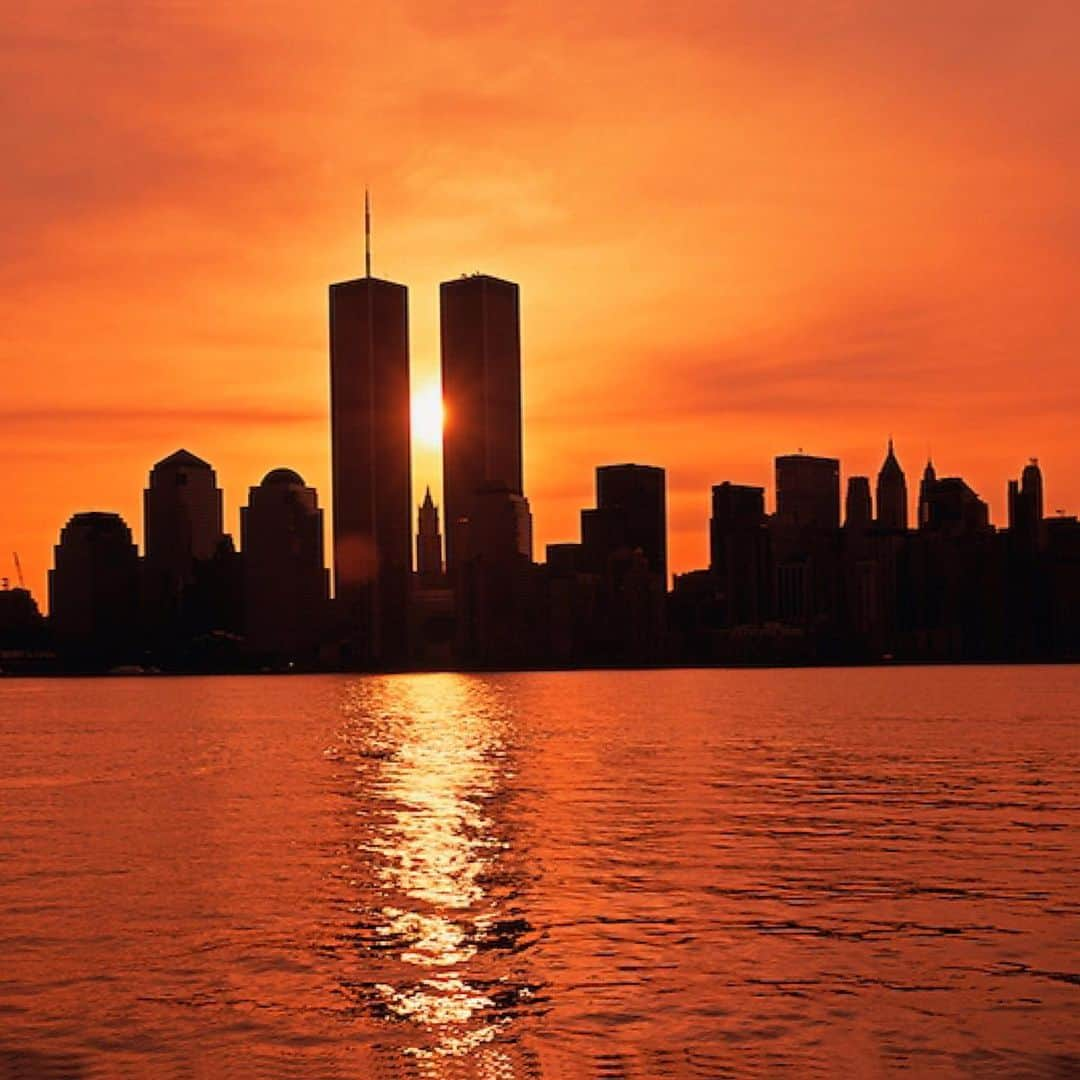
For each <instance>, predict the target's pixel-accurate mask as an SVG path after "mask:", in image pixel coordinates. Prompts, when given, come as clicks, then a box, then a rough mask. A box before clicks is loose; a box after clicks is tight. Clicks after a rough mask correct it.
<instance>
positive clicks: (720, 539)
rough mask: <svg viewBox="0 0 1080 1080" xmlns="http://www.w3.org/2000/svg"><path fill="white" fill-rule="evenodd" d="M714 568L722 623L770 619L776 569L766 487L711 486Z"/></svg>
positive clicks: (711, 538)
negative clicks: (771, 542)
mask: <svg viewBox="0 0 1080 1080" xmlns="http://www.w3.org/2000/svg"><path fill="white" fill-rule="evenodd" d="M709 571H710V573H711V574H712V575H713V576H714V578H715V588H716V590H717V597H716V601H717V603H718V604H719V605H720V611H719V613H718V614H719V620H718V621H719V623H720V624H721V625H724V626H741V625H745V624H753V623H759V622H761V621H763V620H764V619H765V618H767V616H768V614H769V611H770V607H771V577H772V573H771V565H770V557H769V534H768V527H767V522H766V518H765V489H764V488H760V487H748V486H746V485H744V484H732V483H730V482H726V481H725V482H724V483H722V484H717V485H716V486H715V487H714V488H713V489H712V516H711V517H710V519H709Z"/></svg>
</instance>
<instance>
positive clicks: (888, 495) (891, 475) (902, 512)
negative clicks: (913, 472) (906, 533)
mask: <svg viewBox="0 0 1080 1080" xmlns="http://www.w3.org/2000/svg"><path fill="white" fill-rule="evenodd" d="M907 521H908V507H907V480H906V479H905V477H904V470H903V469H902V468H901V467H900V462H899V461H897V460H896V454H895V452H894V451H893V441H892V439H889V449H888V452H887V453H886V455H885V461H884V462H883V463H882V466H881V470H880V472H879V473H878V477H877V525H878V526H879V527H880V528H882V529H906V528H907Z"/></svg>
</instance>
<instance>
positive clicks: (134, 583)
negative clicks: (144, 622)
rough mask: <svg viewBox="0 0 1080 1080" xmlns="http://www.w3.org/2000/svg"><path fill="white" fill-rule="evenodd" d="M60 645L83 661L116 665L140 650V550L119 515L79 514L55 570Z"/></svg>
mask: <svg viewBox="0 0 1080 1080" xmlns="http://www.w3.org/2000/svg"><path fill="white" fill-rule="evenodd" d="M49 621H50V624H51V626H52V630H53V634H54V639H55V643H56V646H57V649H58V650H59V651H60V652H61V654H62V655H65V656H68V657H70V658H72V659H73V661H74V662H75V663H77V664H84V663H85V664H89V665H97V664H104V665H108V664H114V663H119V662H126V661H131V660H133V659H134V658H135V657H136V656H137V655H138V652H139V649H138V630H139V553H138V549H137V548H136V547H135V543H134V541H133V540H132V538H131V530H130V529H129V528H128V526H127V525H126V524H125V522H124V519H123V518H122V517H121V516H120V515H119V514H113V513H103V512H100V511H89V512H85V513H80V514H75V515H74V516H73V517H72V518H71V519H70V520H69V521H68V523H67V524H66V525H65V526H64V528H63V529H62V530H61V532H60V542H59V543H58V544H57V545H56V547H55V548H54V562H53V569H52V570H51V571H50V572H49Z"/></svg>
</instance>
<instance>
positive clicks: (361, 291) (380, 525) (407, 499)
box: [330, 195, 412, 667]
mask: <svg viewBox="0 0 1080 1080" xmlns="http://www.w3.org/2000/svg"><path fill="white" fill-rule="evenodd" d="M364 211H365V214H364V216H365V228H364V233H365V251H364V268H365V271H366V273H365V276H364V277H362V278H356V279H354V280H352V281H343V282H339V283H337V284H334V285H331V286H330V427H331V444H332V445H331V457H332V469H333V485H334V491H333V512H334V592H335V602H336V605H337V611H338V616H339V622H340V626H341V633H342V636H343V638H344V640H345V649H346V655H345V661H346V663H349V664H352V665H355V666H360V667H388V666H389V667H393V666H396V665H398V664H400V663H402V662H403V661H404V660H405V657H406V655H407V647H408V640H407V638H408V613H407V605H408V596H409V575H410V571H411V568H412V507H411V501H412V500H411V491H410V475H411V474H410V456H409V452H410V448H409V442H410V402H409V327H408V290H407V289H406V288H405V286H404V285H398V284H396V283H395V282H392V281H384V280H381V279H380V278H376V277H372V276H371V242H370V236H371V230H370V202H369V200H368V199H367V196H366V195H365V207H364Z"/></svg>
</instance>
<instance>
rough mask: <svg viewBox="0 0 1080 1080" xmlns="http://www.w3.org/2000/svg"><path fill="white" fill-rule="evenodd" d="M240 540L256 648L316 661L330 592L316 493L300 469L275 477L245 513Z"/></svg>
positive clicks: (249, 633) (250, 637)
mask: <svg viewBox="0 0 1080 1080" xmlns="http://www.w3.org/2000/svg"><path fill="white" fill-rule="evenodd" d="M240 542H241V545H242V548H243V555H244V609H245V624H246V630H245V636H246V638H247V645H248V648H249V650H250V651H251V652H254V653H259V654H270V655H273V656H274V657H276V658H278V659H295V658H298V657H303V656H311V655H312V654H314V652H315V651H316V649H317V648H318V645H319V643H320V641H322V639H323V632H324V629H325V622H326V602H327V599H328V595H327V594H328V591H329V589H328V586H329V575H328V574H327V572H326V568H325V566H324V564H323V512H322V510H320V509H319V502H318V496H317V494H316V492H315V489H314V488H311V487H307V486H306V485H305V484H304V481H303V478H302V477H301V476H300V475H299V474H298V473H295V472H293V471H292V469H273V470H271V471H270V472H268V473H267V474H266V476H264V477H263V480H262V483H261V484H259V486H258V487H253V488H251V489H250V491H249V493H248V505H247V506H245V507H242V508H241V510H240Z"/></svg>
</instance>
